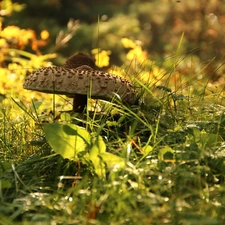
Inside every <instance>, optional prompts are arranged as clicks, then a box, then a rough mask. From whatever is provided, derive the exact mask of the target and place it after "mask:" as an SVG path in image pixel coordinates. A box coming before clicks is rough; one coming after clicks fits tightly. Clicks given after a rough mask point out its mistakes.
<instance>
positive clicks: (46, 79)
mask: <svg viewBox="0 0 225 225" xmlns="http://www.w3.org/2000/svg"><path fill="white" fill-rule="evenodd" d="M94 68H95V65H94V61H93V60H92V59H91V58H90V57H88V56H86V55H85V54H83V53H78V54H76V55H73V56H71V57H70V58H69V59H68V60H67V61H66V63H65V64H64V66H61V67H44V68H41V69H38V70H36V71H34V72H33V73H31V74H30V75H28V76H27V77H26V79H25V82H24V85H23V87H24V88H25V89H28V90H35V91H40V92H45V93H53V94H62V95H66V96H68V97H72V98H74V100H73V111H83V109H84V108H85V106H86V104H87V96H88V97H90V98H93V99H103V100H110V99H111V98H112V97H113V96H114V93H116V94H118V95H119V96H120V98H121V100H122V101H123V102H126V103H128V104H134V103H135V100H136V93H135V91H134V89H133V88H132V85H131V84H130V82H128V81H127V80H126V79H124V78H122V77H119V76H117V75H114V74H110V73H107V72H104V71H99V70H95V69H94Z"/></svg>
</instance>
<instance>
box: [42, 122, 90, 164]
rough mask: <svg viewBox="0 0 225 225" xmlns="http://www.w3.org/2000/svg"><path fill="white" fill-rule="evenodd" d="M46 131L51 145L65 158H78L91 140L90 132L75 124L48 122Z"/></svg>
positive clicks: (45, 127)
mask: <svg viewBox="0 0 225 225" xmlns="http://www.w3.org/2000/svg"><path fill="white" fill-rule="evenodd" d="M44 132H45V136H46V140H47V141H48V143H49V145H50V146H51V147H52V148H53V150H54V151H55V152H56V153H58V154H60V155H61V156H62V157H63V158H68V159H74V160H78V159H79V156H78V154H79V153H80V152H82V151H85V149H86V146H87V145H89V144H90V142H91V141H90V140H91V138H90V135H89V133H88V132H87V131H86V130H85V129H83V128H81V127H79V126H76V125H73V124H70V125H62V124H56V123H55V124H46V125H45V126H44Z"/></svg>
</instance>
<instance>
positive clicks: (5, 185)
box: [0, 179, 12, 189]
mask: <svg viewBox="0 0 225 225" xmlns="http://www.w3.org/2000/svg"><path fill="white" fill-rule="evenodd" d="M0 187H1V189H6V188H11V187H12V184H11V182H10V181H8V180H5V179H1V180H0Z"/></svg>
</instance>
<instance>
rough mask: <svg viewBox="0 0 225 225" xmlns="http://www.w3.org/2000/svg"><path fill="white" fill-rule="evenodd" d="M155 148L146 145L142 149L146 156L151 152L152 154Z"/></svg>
mask: <svg viewBox="0 0 225 225" xmlns="http://www.w3.org/2000/svg"><path fill="white" fill-rule="evenodd" d="M152 150H153V147H152V146H151V145H146V146H144V148H142V151H143V152H144V154H145V155H148V154H149V153H150V152H152Z"/></svg>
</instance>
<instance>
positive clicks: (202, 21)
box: [2, 0, 225, 80]
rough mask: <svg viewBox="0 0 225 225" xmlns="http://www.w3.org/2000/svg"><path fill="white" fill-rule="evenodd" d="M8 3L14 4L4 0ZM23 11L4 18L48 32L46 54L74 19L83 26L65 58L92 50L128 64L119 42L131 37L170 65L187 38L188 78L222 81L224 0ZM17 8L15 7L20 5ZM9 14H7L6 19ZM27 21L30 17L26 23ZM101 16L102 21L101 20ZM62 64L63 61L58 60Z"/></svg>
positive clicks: (65, 4)
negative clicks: (169, 59)
mask: <svg viewBox="0 0 225 225" xmlns="http://www.w3.org/2000/svg"><path fill="white" fill-rule="evenodd" d="M3 2H10V1H9V0H7V1H6V0H4V1H3ZM15 2H18V3H20V4H23V5H22V6H23V8H24V9H23V10H22V11H20V12H16V13H14V14H13V15H12V16H10V17H7V18H6V17H4V18H2V19H3V21H4V27H6V26H9V25H16V26H19V27H21V28H25V29H28V28H32V29H35V32H36V33H40V32H41V31H42V30H48V32H49V33H50V34H51V38H50V39H49V40H48V41H49V45H48V46H46V47H45V48H43V53H46V52H55V50H56V49H57V48H55V47H56V46H54V43H55V39H56V36H57V35H58V33H59V31H61V30H64V31H66V29H67V28H66V24H67V23H68V21H69V20H70V18H73V19H74V20H75V21H76V20H79V21H80V27H79V29H77V30H76V34H75V33H74V34H73V35H74V37H73V38H71V40H70V42H69V43H67V45H66V46H65V45H64V48H60V49H57V51H58V53H60V55H62V58H63V57H68V56H70V55H72V54H73V53H74V52H77V51H83V52H90V51H91V50H92V49H93V48H101V49H106V50H108V51H111V55H110V60H111V61H110V63H111V64H117V65H121V64H123V63H124V62H125V55H126V51H125V50H124V48H123V45H122V43H121V42H120V40H121V38H124V37H128V38H129V39H131V40H133V41H135V42H136V41H138V42H140V43H141V46H142V47H143V48H144V49H146V50H147V52H148V53H149V56H148V57H150V58H151V59H154V60H156V59H157V60H161V61H162V62H164V61H167V57H168V56H170V57H171V56H173V55H174V54H175V53H176V48H177V46H178V44H179V41H180V38H181V36H182V35H183V34H184V37H183V43H182V46H181V49H180V54H182V55H184V56H190V55H191V57H188V58H185V60H183V63H182V64H185V65H184V66H183V67H186V66H187V67H186V69H185V71H183V72H184V73H185V74H187V75H189V74H191V73H193V72H196V71H199V68H198V65H199V63H203V64H204V66H203V68H204V73H205V74H206V75H207V76H209V77H210V78H212V79H213V80H217V79H219V78H221V77H223V74H224V67H223V63H221V62H222V61H223V56H224V48H225V47H224V46H225V43H224V40H225V38H224V24H225V14H224V12H225V4H224V1H219V0H199V1H198V2H196V1H195V0H189V1H183V0H180V1H175V0H174V1H168V0H160V1H158V0H157V1H156V0H151V1H144V0H126V1H121V0H117V1H115V0H109V1H107V3H105V1H103V0H98V1H95V2H90V1H87V0H86V1H71V0H51V1H45V0H40V1H38V2H36V1H29V0H23V1H22V0H18V1H15ZM15 4H16V3H15ZM2 16H4V15H2ZM24 18H26V19H24ZM98 18H99V21H98ZM57 63H60V62H57Z"/></svg>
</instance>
